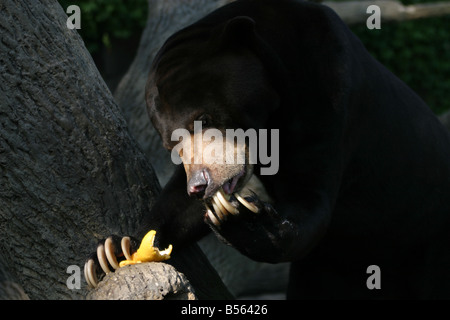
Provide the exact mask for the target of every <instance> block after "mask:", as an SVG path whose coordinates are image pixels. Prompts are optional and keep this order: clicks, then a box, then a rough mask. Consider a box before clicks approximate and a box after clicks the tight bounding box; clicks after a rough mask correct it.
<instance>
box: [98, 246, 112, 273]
mask: <svg viewBox="0 0 450 320" xmlns="http://www.w3.org/2000/svg"><path fill="white" fill-rule="evenodd" d="M97 258H98V262H99V264H100V267H101V268H102V270H103V271H104V272H105V273H106V274H108V273H110V272H111V270H109V267H108V260H107V257H106V253H105V247H104V246H103V245H102V244H101V245H99V246H98V247H97Z"/></svg>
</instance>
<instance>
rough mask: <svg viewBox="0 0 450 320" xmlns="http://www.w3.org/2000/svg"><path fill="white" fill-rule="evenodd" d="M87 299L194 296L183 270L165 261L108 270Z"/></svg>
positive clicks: (167, 298) (159, 298)
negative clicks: (178, 269) (109, 271)
mask: <svg viewBox="0 0 450 320" xmlns="http://www.w3.org/2000/svg"><path fill="white" fill-rule="evenodd" d="M86 298H87V299H88V300H197V298H196V296H195V293H194V288H193V287H192V286H191V284H190V283H189V281H188V280H187V278H186V277H185V276H184V274H182V273H180V272H178V271H177V270H176V269H175V268H174V267H173V266H171V265H169V264H166V263H158V262H149V263H141V264H136V265H129V266H126V267H123V268H120V269H118V270H116V272H111V273H109V274H107V275H106V276H105V278H104V279H103V280H102V281H101V282H100V283H99V284H98V286H97V287H96V288H95V289H93V290H91V291H90V292H89V293H88V295H87V297H86Z"/></svg>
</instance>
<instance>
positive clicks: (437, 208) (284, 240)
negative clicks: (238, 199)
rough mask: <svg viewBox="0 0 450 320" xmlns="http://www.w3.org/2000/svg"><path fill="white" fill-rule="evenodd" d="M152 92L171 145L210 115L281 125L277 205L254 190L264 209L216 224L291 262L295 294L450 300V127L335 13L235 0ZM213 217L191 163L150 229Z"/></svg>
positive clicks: (191, 226)
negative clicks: (371, 283) (374, 274)
mask: <svg viewBox="0 0 450 320" xmlns="http://www.w3.org/2000/svg"><path fill="white" fill-rule="evenodd" d="M154 86H156V87H157V89H158V92H159V95H156V94H154V91H153V93H150V91H151V90H152V88H153V87H154ZM148 90H149V93H148V94H147V100H148V101H147V103H148V105H149V109H150V110H149V112H150V115H151V118H152V122H153V124H154V125H155V127H156V128H157V129H158V131H159V132H160V134H161V138H162V140H163V143H164V145H165V146H166V147H167V148H169V149H170V148H171V147H173V144H174V143H175V142H172V141H170V134H171V132H172V131H173V130H174V129H176V128H190V126H192V122H193V121H194V120H195V119H196V117H197V116H198V115H199V114H202V113H207V114H209V115H211V118H212V120H211V121H212V123H210V124H209V125H210V126H211V127H217V128H243V129H244V130H245V129H248V128H256V129H259V128H266V129H279V130H280V147H279V149H280V169H279V172H278V173H277V174H276V175H273V176H260V177H259V178H260V180H261V181H262V182H263V183H264V185H265V187H266V189H267V190H268V193H269V194H270V196H271V197H272V198H273V199H274V201H275V203H274V205H273V207H272V206H268V205H266V204H264V203H260V202H258V200H257V199H254V200H255V201H256V202H257V203H259V204H258V205H259V207H260V208H261V210H260V211H261V212H260V213H259V214H256V215H255V214H253V215H252V214H250V213H248V212H246V213H245V214H242V215H241V216H238V217H237V218H235V217H232V219H230V220H229V221H228V220H227V221H226V222H224V223H223V225H222V226H221V228H217V230H215V231H216V232H218V233H219V234H220V236H221V237H223V238H224V239H225V240H226V241H227V242H228V243H230V244H231V245H233V246H234V247H235V248H236V249H238V250H240V251H241V252H242V253H243V254H245V255H247V256H248V257H250V258H252V259H255V260H259V261H267V262H281V261H291V262H292V268H291V275H290V284H289V292H288V297H289V298H450V272H449V270H450V236H449V234H450V196H449V195H450V194H449V190H450V137H449V133H448V132H447V131H446V129H445V128H444V127H443V126H442V125H441V124H440V123H439V121H438V120H437V118H436V117H435V116H434V115H433V114H432V112H431V111H430V109H429V108H428V107H427V106H426V105H425V103H424V102H423V101H422V100H421V99H420V98H419V97H418V96H417V95H416V94H415V93H414V92H413V91H412V90H411V89H409V88H408V87H407V86H406V85H405V84H404V83H403V82H402V81H401V80H399V79H398V78H397V77H396V76H394V75H393V74H392V73H391V72H390V71H389V70H387V69H386V68H385V67H383V66H382V65H381V64H380V63H378V62H377V61H376V60H375V59H374V58H372V57H371V56H370V55H369V54H368V52H367V51H366V50H365V48H364V47H363V45H362V44H361V43H360V41H359V40H358V39H357V38H356V37H355V36H354V35H353V33H352V32H351V31H350V30H349V29H348V28H347V26H346V25H345V24H344V23H343V22H342V21H341V20H340V19H339V17H338V16H337V15H336V14H335V13H334V12H332V10H330V9H329V8H327V7H325V6H322V5H318V4H314V3H307V2H299V1H289V0H238V1H236V2H234V3H231V4H229V5H227V6H225V7H223V8H221V9H219V10H217V11H215V12H213V13H211V14H210V15H208V16H207V17H205V18H204V19H202V20H200V21H198V22H197V23H195V24H193V25H191V26H189V27H187V28H186V29H184V30H181V31H179V32H178V33H176V34H175V35H173V36H172V37H171V38H170V39H169V40H168V41H167V42H166V44H165V45H164V46H163V48H162V49H161V50H160V52H159V53H158V55H157V57H156V59H155V62H154V66H153V69H152V72H151V79H150V82H149V85H148ZM256 172H258V170H256ZM204 214H205V209H204V206H203V203H202V201H199V200H198V199H196V198H195V197H192V198H190V197H188V195H187V193H186V175H185V173H184V171H183V168H182V167H180V168H179V169H178V170H177V172H176V173H175V175H174V177H173V178H172V180H171V181H170V182H169V183H168V185H167V186H166V187H165V189H164V190H163V192H162V194H161V197H160V199H159V201H158V202H157V204H156V205H155V207H154V208H153V211H152V213H151V215H150V216H148V217H147V218H146V219H145V221H144V222H143V223H142V225H141V231H140V232H138V234H137V238H141V237H142V236H143V235H144V234H145V233H146V232H147V231H148V230H150V229H155V230H157V231H158V233H157V241H158V243H159V244H160V247H165V246H166V245H167V244H168V243H171V244H173V245H174V247H175V248H177V247H178V246H182V245H184V244H186V243H189V242H192V241H196V240H198V239H199V238H201V237H202V236H203V235H205V234H206V233H207V232H208V227H207V225H206V224H205V223H204V221H203V220H204ZM370 265H378V266H379V267H380V268H381V289H380V290H369V289H368V288H367V286H366V280H367V278H368V276H369V275H368V274H367V273H366V269H367V267H368V266H370Z"/></svg>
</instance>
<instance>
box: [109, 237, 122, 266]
mask: <svg viewBox="0 0 450 320" xmlns="http://www.w3.org/2000/svg"><path fill="white" fill-rule="evenodd" d="M115 249H116V248H115V247H114V243H113V239H112V237H109V238H108V239H106V241H105V254H106V257H107V258H108V262H109V264H110V265H111V266H112V267H113V268H114V269H119V268H120V266H119V263H118V262H117V258H116V254H115Z"/></svg>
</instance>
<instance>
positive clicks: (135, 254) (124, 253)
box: [84, 230, 172, 288]
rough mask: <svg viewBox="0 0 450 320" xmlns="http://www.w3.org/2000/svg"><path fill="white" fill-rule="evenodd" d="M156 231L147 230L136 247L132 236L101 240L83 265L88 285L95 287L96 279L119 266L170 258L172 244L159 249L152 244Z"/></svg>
mask: <svg viewBox="0 0 450 320" xmlns="http://www.w3.org/2000/svg"><path fill="white" fill-rule="evenodd" d="M155 235H156V231H154V230H151V231H150V232H148V233H147V234H146V235H145V236H144V238H143V239H142V242H141V244H140V246H139V248H138V249H137V250H136V248H137V244H138V241H136V239H134V238H132V237H123V238H120V237H118V236H114V235H113V236H110V237H108V238H107V239H106V240H105V241H101V242H100V243H99V244H98V246H97V251H96V252H95V253H92V254H91V255H90V256H89V258H88V259H87V261H86V263H85V265H84V277H85V279H86V282H87V283H88V285H89V286H90V287H93V288H95V287H96V286H97V284H98V279H101V278H102V277H103V276H104V275H105V274H106V273H110V272H111V269H112V270H113V271H114V270H115V269H118V268H120V267H123V266H126V265H129V264H136V263H141V262H150V261H156V262H159V261H164V260H167V259H169V258H170V254H171V252H172V245H170V246H169V247H168V248H167V249H166V250H163V251H159V249H158V248H155V247H154V246H153V243H154V241H155Z"/></svg>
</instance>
